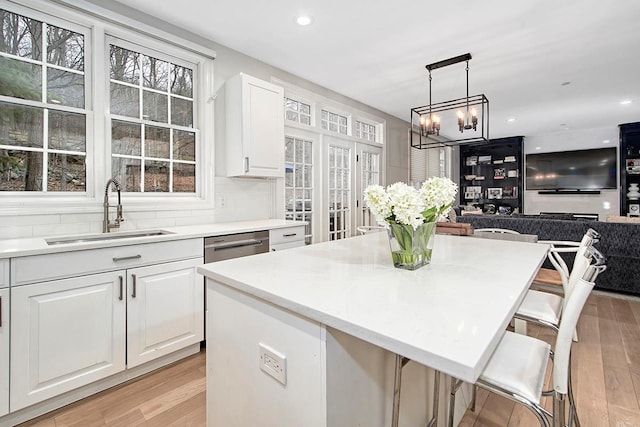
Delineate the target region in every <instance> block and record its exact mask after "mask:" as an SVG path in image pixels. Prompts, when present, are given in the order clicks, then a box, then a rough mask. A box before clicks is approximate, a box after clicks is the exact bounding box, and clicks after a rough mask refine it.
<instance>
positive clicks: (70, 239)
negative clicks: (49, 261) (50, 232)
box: [45, 230, 173, 245]
mask: <svg viewBox="0 0 640 427" xmlns="http://www.w3.org/2000/svg"><path fill="white" fill-rule="evenodd" d="M165 234H173V233H171V232H169V231H165V230H146V231H131V232H123V233H103V234H87V235H79V236H66V237H53V238H51V239H45V241H46V242H47V245H65V244H70V243H86V242H104V241H110V240H121V239H132V238H135V237H151V236H163V235H165Z"/></svg>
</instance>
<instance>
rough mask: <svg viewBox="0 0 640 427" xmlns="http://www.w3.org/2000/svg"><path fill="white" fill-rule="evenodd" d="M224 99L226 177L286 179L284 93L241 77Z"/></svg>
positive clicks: (233, 81)
mask: <svg viewBox="0 0 640 427" xmlns="http://www.w3.org/2000/svg"><path fill="white" fill-rule="evenodd" d="M225 98H226V99H225V110H226V138H225V140H226V142H225V144H226V166H227V176H245V177H271V178H274V177H275V178H282V177H284V103H283V100H284V90H283V89H282V88H281V87H279V86H276V85H274V84H272V83H268V82H265V81H262V80H260V79H257V78H255V77H251V76H248V75H246V74H238V75H236V76H234V77H232V78H230V79H229V80H227V82H226V83H225Z"/></svg>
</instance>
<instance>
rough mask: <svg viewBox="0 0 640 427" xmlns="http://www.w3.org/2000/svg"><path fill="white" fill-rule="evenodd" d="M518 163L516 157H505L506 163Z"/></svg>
mask: <svg viewBox="0 0 640 427" xmlns="http://www.w3.org/2000/svg"><path fill="white" fill-rule="evenodd" d="M515 161H516V156H504V162H505V163H513V162H515Z"/></svg>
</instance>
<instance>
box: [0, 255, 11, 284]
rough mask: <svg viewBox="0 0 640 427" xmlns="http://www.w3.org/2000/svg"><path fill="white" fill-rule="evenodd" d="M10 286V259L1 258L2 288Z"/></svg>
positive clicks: (0, 278)
mask: <svg viewBox="0 0 640 427" xmlns="http://www.w3.org/2000/svg"><path fill="white" fill-rule="evenodd" d="M7 287H9V260H8V259H0V288H7Z"/></svg>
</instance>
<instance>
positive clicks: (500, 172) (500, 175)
mask: <svg viewBox="0 0 640 427" xmlns="http://www.w3.org/2000/svg"><path fill="white" fill-rule="evenodd" d="M506 177H507V170H506V169H505V168H496V169H494V170H493V179H505V178H506Z"/></svg>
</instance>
